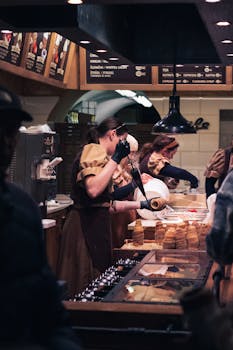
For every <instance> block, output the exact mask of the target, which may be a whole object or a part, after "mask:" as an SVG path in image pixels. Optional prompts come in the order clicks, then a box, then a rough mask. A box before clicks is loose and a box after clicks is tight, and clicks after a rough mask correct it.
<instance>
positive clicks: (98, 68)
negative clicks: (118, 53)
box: [86, 51, 152, 84]
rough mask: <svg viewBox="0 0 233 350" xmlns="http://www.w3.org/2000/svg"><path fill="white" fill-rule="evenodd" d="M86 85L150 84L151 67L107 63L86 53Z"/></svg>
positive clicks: (114, 62)
mask: <svg viewBox="0 0 233 350" xmlns="http://www.w3.org/2000/svg"><path fill="white" fill-rule="evenodd" d="M86 70H87V74H86V75H87V83H88V84H152V76H151V75H152V74H151V66H149V65H129V64H125V63H119V61H117V63H116V61H107V60H104V59H101V58H100V57H98V56H97V55H95V54H93V53H89V52H88V51H87V52H86Z"/></svg>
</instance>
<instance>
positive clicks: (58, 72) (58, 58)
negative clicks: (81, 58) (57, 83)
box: [49, 34, 70, 81]
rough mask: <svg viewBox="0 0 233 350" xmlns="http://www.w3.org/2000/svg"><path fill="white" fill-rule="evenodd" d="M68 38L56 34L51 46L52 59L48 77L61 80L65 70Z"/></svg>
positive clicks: (68, 46) (68, 44)
mask: <svg viewBox="0 0 233 350" xmlns="http://www.w3.org/2000/svg"><path fill="white" fill-rule="evenodd" d="M69 48H70V40H68V39H66V38H64V37H63V36H62V35H60V34H56V39H55V44H54V47H53V54H52V61H51V63H50V70H49V77H50V78H54V79H57V80H61V81H62V80H63V79H64V74H65V70H66V65H67V60H68V54H69Z"/></svg>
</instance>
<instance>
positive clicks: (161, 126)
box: [151, 64, 196, 134]
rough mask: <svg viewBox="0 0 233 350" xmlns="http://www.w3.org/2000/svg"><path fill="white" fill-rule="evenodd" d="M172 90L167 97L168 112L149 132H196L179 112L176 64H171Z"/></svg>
mask: <svg viewBox="0 0 233 350" xmlns="http://www.w3.org/2000/svg"><path fill="white" fill-rule="evenodd" d="M173 76H174V83H173V91H172V96H170V97H169V111H168V114H167V115H166V116H165V117H164V118H162V119H161V120H159V121H158V122H157V123H156V124H154V126H153V128H152V131H151V133H152V134H158V133H165V134H196V130H195V128H194V127H193V126H192V125H191V123H190V122H188V121H187V120H186V119H185V118H184V117H183V116H182V114H181V113H180V96H177V95H176V65H175V64H174V65H173Z"/></svg>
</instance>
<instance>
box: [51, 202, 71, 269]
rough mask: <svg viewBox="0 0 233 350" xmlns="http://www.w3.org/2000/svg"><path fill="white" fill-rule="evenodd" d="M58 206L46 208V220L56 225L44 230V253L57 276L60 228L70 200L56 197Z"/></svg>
mask: <svg viewBox="0 0 233 350" xmlns="http://www.w3.org/2000/svg"><path fill="white" fill-rule="evenodd" d="M56 200H57V201H58V204H57V205H56V206H51V207H48V208H47V219H52V220H55V222H56V224H55V225H54V226H53V227H49V228H47V229H46V230H45V240H46V251H47V257H48V262H49V265H50V266H51V268H52V270H53V272H54V273H55V274H57V267H58V266H57V265H58V258H59V253H60V243H61V237H62V227H63V225H64V222H65V219H66V216H67V213H68V210H69V207H70V206H71V205H72V203H73V202H72V200H71V199H70V198H69V197H68V196H65V195H57V197H56Z"/></svg>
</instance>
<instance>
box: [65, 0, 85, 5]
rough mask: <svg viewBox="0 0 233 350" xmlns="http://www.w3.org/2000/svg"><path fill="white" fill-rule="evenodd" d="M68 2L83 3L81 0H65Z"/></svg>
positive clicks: (73, 3) (72, 3)
mask: <svg viewBox="0 0 233 350" xmlns="http://www.w3.org/2000/svg"><path fill="white" fill-rule="evenodd" d="M67 2H68V4H71V5H80V4H82V3H83V1H82V0H67Z"/></svg>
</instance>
